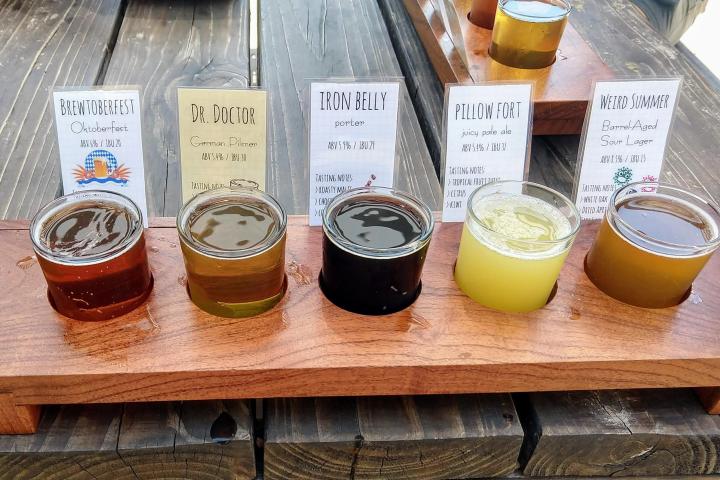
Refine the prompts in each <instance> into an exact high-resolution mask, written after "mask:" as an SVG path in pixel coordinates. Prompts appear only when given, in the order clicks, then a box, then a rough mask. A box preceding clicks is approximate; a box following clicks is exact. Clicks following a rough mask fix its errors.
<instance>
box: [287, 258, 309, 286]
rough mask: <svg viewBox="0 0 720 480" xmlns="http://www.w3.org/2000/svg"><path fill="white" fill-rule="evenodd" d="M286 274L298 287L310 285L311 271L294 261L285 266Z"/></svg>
mask: <svg viewBox="0 0 720 480" xmlns="http://www.w3.org/2000/svg"><path fill="white" fill-rule="evenodd" d="M287 273H288V275H290V276H291V277H292V278H294V279H295V281H296V282H297V283H298V285H310V284H311V283H312V279H313V278H312V277H313V275H312V271H311V270H310V269H309V268H308V267H306V266H305V265H303V264H301V263H297V262H296V261H295V260H291V261H290V263H288V266H287Z"/></svg>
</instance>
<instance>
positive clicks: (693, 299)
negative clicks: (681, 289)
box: [690, 291, 703, 305]
mask: <svg viewBox="0 0 720 480" xmlns="http://www.w3.org/2000/svg"><path fill="white" fill-rule="evenodd" d="M690 302H691V303H692V304H693V305H700V304H701V303H703V299H702V297H701V296H700V295H698V294H697V293H696V292H694V291H693V292H690Z"/></svg>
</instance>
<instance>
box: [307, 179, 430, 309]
mask: <svg viewBox="0 0 720 480" xmlns="http://www.w3.org/2000/svg"><path fill="white" fill-rule="evenodd" d="M359 190H361V191H363V190H365V191H366V193H356V194H354V195H353V194H352V192H353V191H352V190H351V191H350V192H351V193H350V195H349V196H348V195H346V194H343V195H341V197H343V196H344V197H345V200H342V201H340V202H338V203H336V202H335V201H333V203H331V206H330V207H328V208H329V209H330V212H331V213H330V215H326V224H325V226H324V228H323V233H324V234H323V267H322V274H321V278H320V283H321V286H322V289H323V292H324V293H325V295H326V296H327V297H328V298H329V299H330V300H331V301H332V302H333V303H335V304H336V305H338V306H340V307H342V308H344V309H346V310H349V311H352V312H356V313H363V314H368V315H381V314H387V313H392V312H396V311H398V310H402V309H403V308H405V307H407V306H409V305H410V304H411V303H413V302H414V301H415V299H416V298H417V296H418V294H419V293H420V275H421V273H422V268H423V264H424V262H425V256H426V254H427V248H428V245H429V230H430V231H431V229H432V226H431V222H432V220H431V219H430V218H429V211H428V212H427V213H426V212H424V211H423V208H422V206H415V205H412V204H410V203H407V200H405V199H403V198H402V197H399V196H397V197H396V196H392V195H386V194H380V195H375V194H373V193H372V191H371V190H370V191H368V189H359ZM333 204H334V205H333ZM328 223H329V224H328Z"/></svg>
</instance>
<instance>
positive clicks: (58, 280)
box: [30, 190, 153, 320]
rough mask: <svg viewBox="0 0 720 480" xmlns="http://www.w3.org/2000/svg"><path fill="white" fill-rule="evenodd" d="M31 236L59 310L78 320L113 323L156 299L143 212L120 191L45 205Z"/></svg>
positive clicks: (73, 195)
mask: <svg viewBox="0 0 720 480" xmlns="http://www.w3.org/2000/svg"><path fill="white" fill-rule="evenodd" d="M30 237H31V239H32V242H33V248H34V250H35V253H36V255H37V259H38V263H39V264H40V267H41V268H42V271H43V275H45V280H46V281H47V284H48V296H49V298H50V302H51V303H52V304H53V306H54V307H55V309H56V310H57V311H58V312H60V313H62V314H63V315H65V316H67V317H70V318H74V319H76V320H107V319H110V318H114V317H117V316H120V315H123V314H125V313H127V312H129V311H131V310H133V309H134V308H136V307H138V306H139V305H141V304H142V303H143V302H145V300H146V299H147V297H148V295H150V291H151V290H152V286H153V278H152V275H151V273H150V268H149V266H148V258H147V252H146V250H145V236H144V233H143V221H142V214H141V213H140V210H139V209H138V207H137V205H135V203H133V201H132V200H130V199H129V198H127V197H125V196H123V195H120V194H118V193H113V192H106V191H100V190H86V191H81V192H76V193H71V194H69V195H66V196H64V197H60V198H58V199H56V200H53V201H52V202H50V203H48V204H47V205H45V206H44V207H43V208H41V209H40V211H39V212H38V213H37V215H35V218H34V219H33V221H32V223H31V224H30Z"/></svg>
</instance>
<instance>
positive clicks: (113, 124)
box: [53, 88, 148, 226]
mask: <svg viewBox="0 0 720 480" xmlns="http://www.w3.org/2000/svg"><path fill="white" fill-rule="evenodd" d="M53 105H54V109H55V127H56V130H57V137H58V151H59V153H60V172H61V175H62V183H63V191H64V192H65V194H68V193H72V192H76V191H79V190H110V191H114V192H118V193H122V194H124V195H125V196H127V197H130V198H131V199H132V200H133V201H134V202H135V203H136V204H137V205H138V207H139V208H140V211H141V212H142V214H143V219H144V222H145V226H147V225H148V213H147V199H146V196H145V169H144V166H143V149H142V128H141V121H140V118H141V110H140V93H139V91H138V90H136V89H95V90H78V89H72V88H70V89H57V90H55V91H54V92H53Z"/></svg>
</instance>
